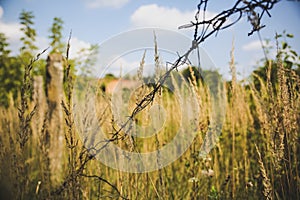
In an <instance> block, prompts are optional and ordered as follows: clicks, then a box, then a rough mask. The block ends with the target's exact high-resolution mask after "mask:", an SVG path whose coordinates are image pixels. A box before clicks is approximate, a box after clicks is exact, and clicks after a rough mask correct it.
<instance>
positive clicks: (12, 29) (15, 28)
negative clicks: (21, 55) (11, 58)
mask: <svg viewBox="0 0 300 200" xmlns="http://www.w3.org/2000/svg"><path fill="white" fill-rule="evenodd" d="M3 13H4V10H3V8H2V7H1V6H0V30H1V32H2V33H4V34H5V36H6V37H7V38H8V39H9V41H15V40H19V38H20V37H21V36H22V32H21V31H20V28H21V25H20V24H18V23H5V22H3V20H2V16H3Z"/></svg>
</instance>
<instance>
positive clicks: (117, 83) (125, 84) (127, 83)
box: [104, 79, 139, 94]
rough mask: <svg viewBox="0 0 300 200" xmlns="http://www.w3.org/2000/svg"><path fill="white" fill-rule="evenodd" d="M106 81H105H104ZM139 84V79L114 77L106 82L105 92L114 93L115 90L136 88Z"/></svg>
mask: <svg viewBox="0 0 300 200" xmlns="http://www.w3.org/2000/svg"><path fill="white" fill-rule="evenodd" d="M104 83H105V82H104ZM138 86H139V82H138V81H133V80H126V79H114V80H111V81H109V82H108V83H106V84H105V92H106V93H108V94H112V93H113V92H114V90H116V91H119V90H120V89H134V88H137V87H138Z"/></svg>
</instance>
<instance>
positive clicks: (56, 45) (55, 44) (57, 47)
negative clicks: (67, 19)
mask: <svg viewBox="0 0 300 200" xmlns="http://www.w3.org/2000/svg"><path fill="white" fill-rule="evenodd" d="M63 24H64V22H63V20H62V19H61V18H58V17H54V18H53V23H52V26H51V28H50V29H49V31H50V33H51V35H49V39H50V40H51V41H50V46H51V47H52V52H63V51H64V48H65V45H64V43H63V42H62V30H63Z"/></svg>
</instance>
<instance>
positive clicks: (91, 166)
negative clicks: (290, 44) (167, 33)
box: [0, 44, 300, 199]
mask: <svg viewBox="0 0 300 200" xmlns="http://www.w3.org/2000/svg"><path fill="white" fill-rule="evenodd" d="M156 45H157V44H156ZM145 55H146V52H145V54H144V56H143V58H142V60H141V63H140V67H139V70H138V74H137V76H136V77H135V78H136V80H142V79H143V76H142V74H143V67H144V64H145ZM66 60H68V56H67V59H66ZM154 61H155V63H156V67H157V70H156V71H157V77H159V75H160V74H159V73H160V72H161V71H160V70H162V69H159V66H160V63H159V56H158V54H157V53H156V54H155V60H154ZM66 63H68V62H66ZM273 65H276V67H277V69H278V71H277V74H276V77H277V80H278V82H275V81H273V80H272V79H271V78H272V77H271V75H270V73H271V68H272V66H273ZM29 66H30V65H29ZM66 67H67V70H66V72H67V76H66V77H67V79H66V80H67V86H66V95H65V96H66V98H65V100H64V101H63V102H62V104H61V106H62V108H63V110H64V117H65V122H64V126H65V129H64V137H65V148H64V152H63V155H64V158H63V159H64V160H63V162H62V163H64V164H63V165H64V166H63V171H64V173H63V174H62V177H60V182H59V184H58V185H55V184H54V183H52V182H51V176H52V175H51V173H50V169H49V163H50V158H49V145H50V144H49V137H51V135H49V134H48V133H47V119H46V117H47V113H45V114H44V115H43V116H45V119H44V120H43V121H44V123H43V126H42V128H41V129H39V130H35V132H36V134H37V138H35V137H33V135H32V134H31V130H30V129H31V127H36V126H34V125H33V123H34V122H33V121H32V119H34V118H32V117H33V116H34V114H35V113H34V111H35V109H36V108H35V105H34V104H33V102H31V101H30V98H28V96H27V94H28V93H29V92H30V90H31V89H30V88H31V85H30V84H31V82H29V81H28V80H29V79H31V76H30V69H31V68H30V67H28V70H29V72H28V73H25V78H24V86H23V87H24V89H23V90H22V93H21V94H20V98H19V99H13V100H12V101H14V103H11V105H10V106H9V107H8V108H7V109H5V108H0V112H1V115H0V149H1V151H0V161H1V167H0V180H1V184H0V187H1V188H0V189H1V197H3V198H9V199H242V198H246V199H299V198H300V191H299V184H300V182H299V181H300V177H299V160H298V159H299V156H298V155H299V133H300V123H299V120H300V114H299V113H300V103H299V102H300V101H299V96H300V92H299V87H300V82H299V80H300V77H299V75H297V74H296V73H295V72H294V71H293V70H292V69H286V68H284V66H283V62H282V58H281V57H280V56H278V57H277V60H276V61H274V62H271V61H270V62H268V65H267V66H266V68H265V69H266V74H267V79H266V80H264V79H263V78H261V77H260V76H258V75H254V76H256V78H257V79H258V80H259V83H260V89H259V90H258V89H257V88H256V87H255V85H254V84H253V82H251V81H250V82H248V83H245V82H242V81H238V80H237V79H236V72H235V71H236V70H235V64H234V48H233V49H232V51H231V62H230V65H229V68H230V69H231V72H232V80H231V81H229V82H225V81H224V82H220V83H219V84H218V86H217V88H218V90H219V92H220V93H219V94H218V95H222V94H224V95H225V97H223V99H225V103H224V104H223V106H224V107H225V108H226V115H225V120H224V123H223V126H222V130H221V135H220V137H219V138H218V139H217V140H216V141H209V139H211V138H213V137H207V133H208V130H210V129H211V126H212V123H213V120H212V116H218V115H216V113H214V110H213V106H214V105H215V103H214V101H215V98H216V97H215V96H213V94H212V93H211V91H212V90H213V88H211V87H210V86H209V84H208V83H207V82H203V81H199V80H197V79H196V76H195V74H194V71H193V70H192V68H191V67H190V68H189V70H190V74H191V76H190V77H189V79H188V80H187V86H188V88H189V91H191V92H192V93H193V95H194V97H195V98H194V99H188V98H186V97H185V96H184V95H183V94H184V92H182V93H176V92H175V93H176V94H174V93H171V92H170V91H169V90H167V89H165V88H161V91H159V92H158V93H157V95H156V96H155V98H154V99H153V104H152V106H154V105H160V106H161V107H157V110H155V113H151V109H150V108H149V107H147V108H146V109H144V110H143V111H142V112H140V113H139V114H138V115H136V116H134V118H133V120H134V122H135V123H133V125H132V127H130V131H131V132H130V133H133V134H131V135H130V134H126V133H125V130H122V131H120V132H119V136H120V138H119V139H118V140H114V141H113V142H114V144H115V145H118V146H119V147H121V148H123V149H126V150H127V151H129V152H130V151H131V152H139V153H144V152H150V151H156V152H157V159H156V160H154V161H153V162H157V165H158V166H160V165H161V163H160V159H159V158H160V156H161V155H160V149H161V148H162V147H163V146H164V145H166V144H168V143H169V142H170V141H172V139H173V137H174V135H175V134H176V133H177V131H178V130H179V128H180V126H186V124H184V123H183V124H182V120H183V121H184V119H182V117H183V114H182V113H183V112H181V111H180V109H178V108H179V107H180V106H183V108H182V109H186V110H187V109H193V110H197V109H198V110H199V111H200V112H199V123H198V124H197V126H196V130H193V129H191V127H188V126H186V127H184V128H185V131H190V132H193V133H195V138H194V140H193V143H192V145H191V146H190V147H189V149H188V150H187V151H186V152H185V153H184V154H183V155H182V156H181V157H180V158H179V159H177V160H176V161H175V162H173V163H171V164H170V165H168V166H166V167H164V168H161V169H158V170H157V171H153V172H147V173H143V174H131V173H127V172H122V171H118V170H115V169H112V168H109V167H107V166H105V165H103V164H101V162H99V161H98V160H96V159H95V157H96V156H95V152H94V150H93V149H91V148H87V144H90V145H88V146H93V145H94V143H95V141H97V134H96V133H95V132H93V130H92V129H91V127H95V126H101V128H102V130H103V131H104V132H105V133H107V134H106V135H107V137H111V136H112V135H113V134H114V133H115V132H116V131H118V130H119V126H120V124H118V123H117V122H116V121H115V120H116V119H115V117H114V115H113V111H112V109H111V102H112V96H111V95H110V94H107V93H105V92H103V91H101V90H98V89H97V88H93V87H90V88H89V89H88V90H87V91H85V92H84V93H82V94H80V95H78V94H73V93H72V91H73V87H76V85H74V84H73V83H74V80H73V78H75V77H73V76H71V73H70V70H71V68H70V65H67V66H66ZM171 76H172V77H171V78H170V81H171V82H172V86H173V87H174V90H175V91H180V90H184V89H183V87H181V85H180V84H179V81H178V78H179V79H182V80H183V79H184V78H183V76H182V75H180V77H177V76H174V75H171ZM156 79H157V78H156ZM207 80H208V79H207ZM95 82H97V81H95ZM150 89H151V88H150V87H149V86H145V85H144V86H141V87H139V88H138V89H137V90H136V91H135V92H134V93H133V94H131V97H130V98H129V102H128V104H127V105H126V106H127V108H128V110H130V111H132V110H133V109H134V108H135V106H136V104H137V103H138V102H140V100H141V99H142V98H143V96H144V95H145V94H147V93H148V92H149V91H150ZM91 92H95V94H96V95H95V96H96V98H95V102H93V101H92V100H91V99H92V98H89V96H88V95H89V94H90V93H91ZM76 95H78V96H79V97H80V98H78V99H73V97H74V96H76ZM85 95H86V96H85ZM177 98H182V99H184V100H185V101H186V104H183V105H180V102H179V100H178V99H177ZM80 99H86V100H87V101H84V102H80ZM219 99H221V97H219ZM88 100H89V101H88ZM195 101H196V102H197V103H195ZM27 104H28V105H27ZM13 105H20V107H14V106H13ZM91 105H93V106H91ZM188 105H190V106H191V107H188ZM150 106H151V105H150ZM196 107H197V108H196ZM32 108H33V109H32ZM160 109H164V113H165V114H163V112H162V110H160ZM94 110H95V113H96V115H93V114H91V113H93V112H92V111H94ZM45 112H47V111H45ZM163 119H165V121H164V123H163V127H162V128H160V129H159V130H158V129H157V130H155V129H156V128H158V127H159V126H160V125H161V121H162V120H163ZM76 120H77V121H79V122H80V123H75V121H76ZM151 123H152V125H153V127H154V129H143V128H141V127H146V126H148V125H149V124H151ZM134 124H135V125H136V126H135V125H134ZM89 128H90V129H89ZM126 130H127V129H126ZM143 131H145V133H146V131H148V132H147V133H151V132H156V133H157V134H155V135H153V136H152V137H148V138H136V137H135V135H134V134H138V133H140V132H143ZM212 134H213V133H212ZM86 136H89V137H86ZM212 140H213V139H212ZM206 142H208V143H207V144H212V143H214V142H216V146H215V147H214V148H213V149H212V150H211V151H210V152H209V153H208V154H207V155H205V156H199V153H200V150H201V149H202V150H203V149H204V150H205V148H206V147H203V146H202V144H206ZM209 142H212V143H209ZM174 153H176V152H174ZM115 160H116V162H117V158H115Z"/></svg>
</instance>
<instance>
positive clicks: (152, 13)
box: [130, 4, 214, 29]
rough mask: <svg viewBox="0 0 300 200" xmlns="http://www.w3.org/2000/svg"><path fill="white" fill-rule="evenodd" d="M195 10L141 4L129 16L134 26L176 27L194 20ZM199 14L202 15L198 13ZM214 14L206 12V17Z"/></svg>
mask: <svg viewBox="0 0 300 200" xmlns="http://www.w3.org/2000/svg"><path fill="white" fill-rule="evenodd" d="M195 13H196V10H190V11H181V10H178V9H177V8H170V7H163V6H158V5H157V4H149V5H143V6H141V7H139V8H138V9H137V10H136V11H135V12H134V13H133V14H132V15H131V17H130V20H131V22H132V24H133V26H135V27H160V28H167V29H178V27H179V26H181V25H184V24H188V23H189V22H190V21H192V20H194V18H195ZM200 16H202V15H201V14H200ZM212 16H214V13H212V12H206V17H207V18H211V17H212Z"/></svg>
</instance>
